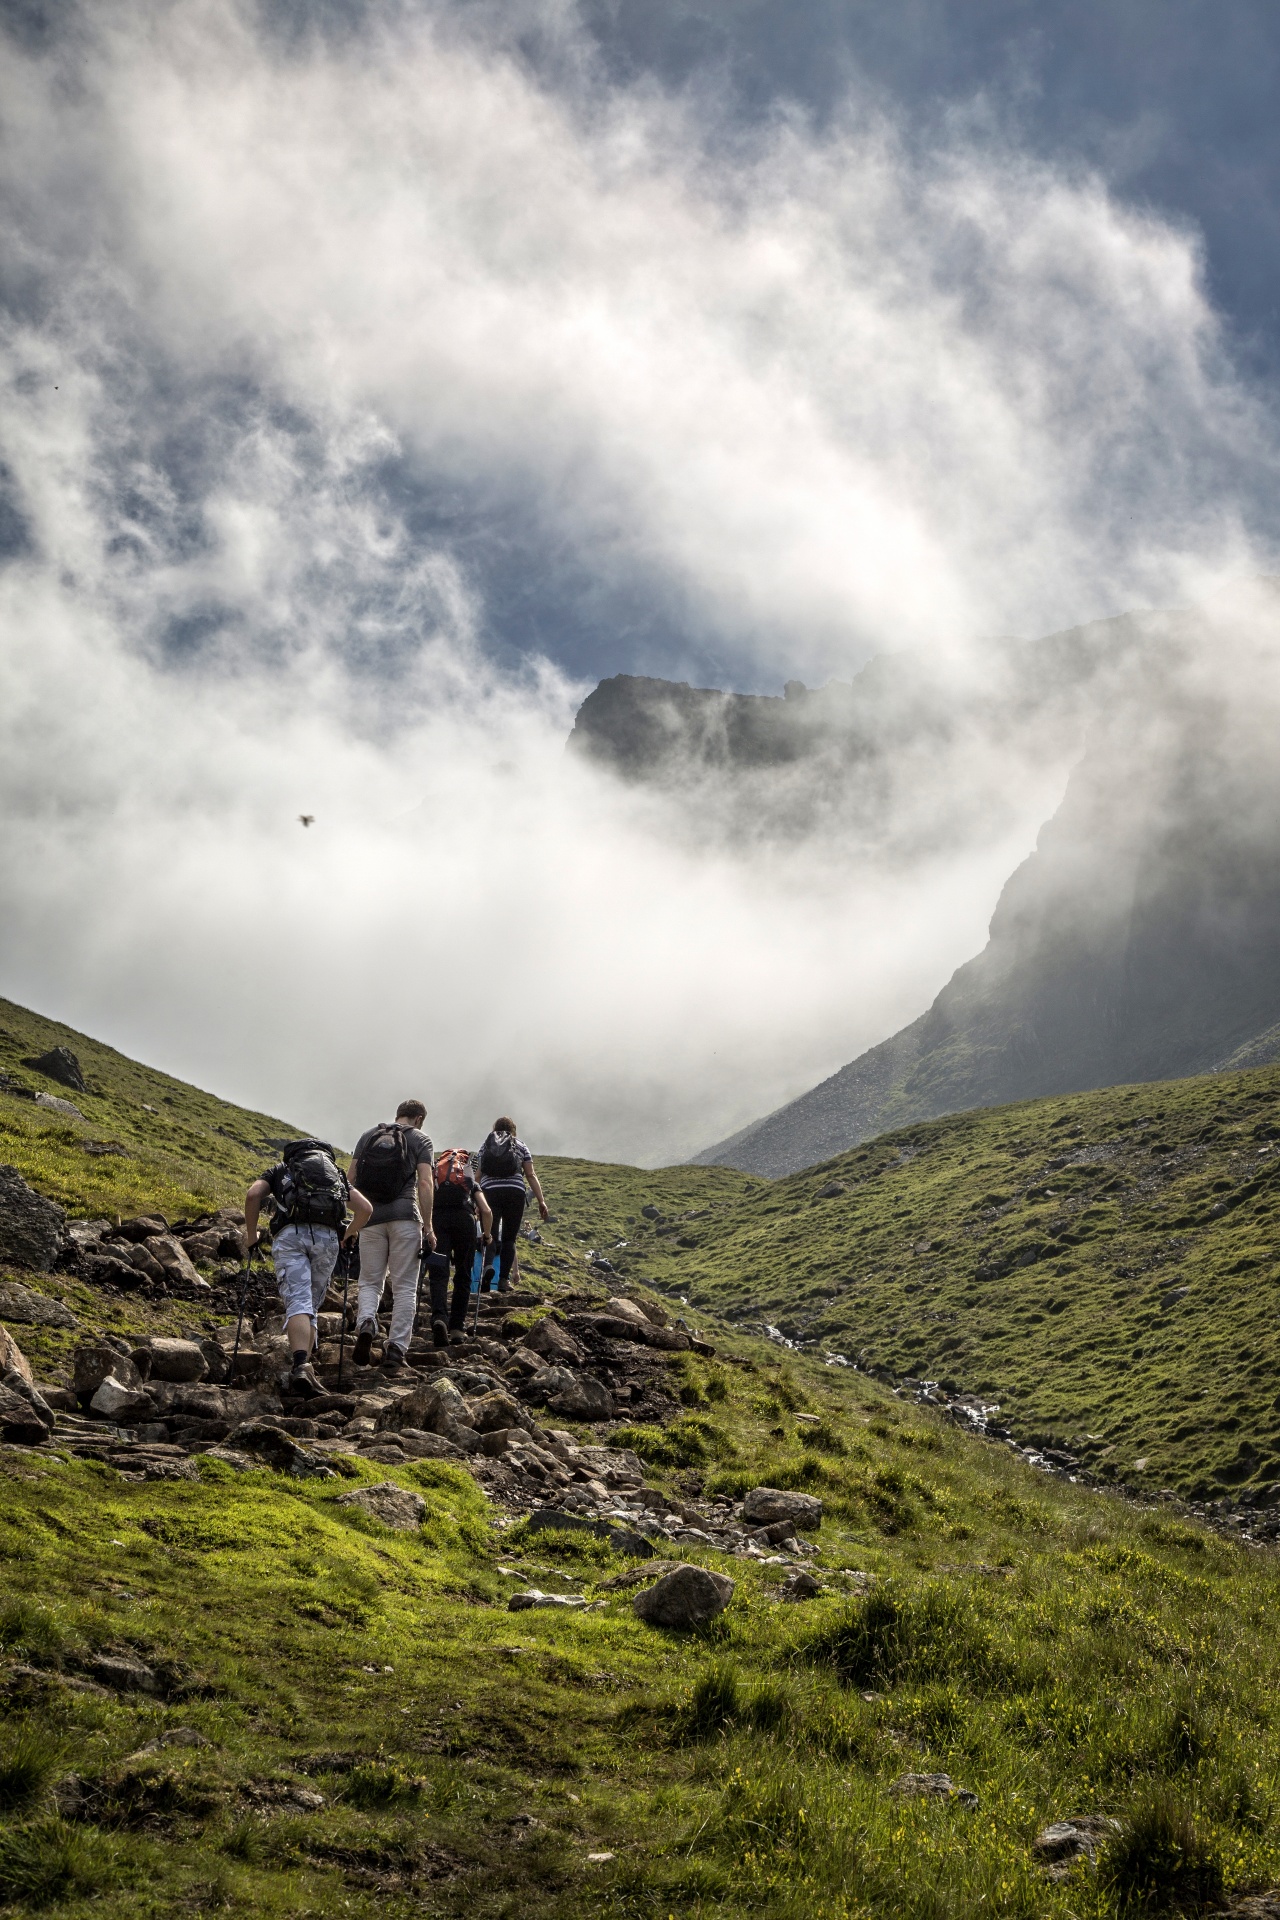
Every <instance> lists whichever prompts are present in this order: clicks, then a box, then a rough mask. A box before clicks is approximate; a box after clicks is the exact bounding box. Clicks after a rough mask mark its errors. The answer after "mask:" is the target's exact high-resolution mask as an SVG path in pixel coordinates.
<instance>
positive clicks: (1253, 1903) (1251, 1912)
mask: <svg viewBox="0 0 1280 1920" xmlns="http://www.w3.org/2000/svg"><path fill="white" fill-rule="evenodd" d="M1050 1871H1052V1869H1050ZM1214 1920H1280V1887H1268V1888H1266V1889H1265V1891H1263V1892H1259V1893H1237V1894H1234V1895H1232V1896H1231V1897H1230V1898H1229V1899H1228V1901H1227V1904H1226V1906H1225V1907H1217V1908H1215V1909H1214Z"/></svg>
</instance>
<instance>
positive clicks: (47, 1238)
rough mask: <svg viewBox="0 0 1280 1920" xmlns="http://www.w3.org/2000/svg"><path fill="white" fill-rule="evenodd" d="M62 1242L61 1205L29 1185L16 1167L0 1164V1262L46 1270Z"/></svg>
mask: <svg viewBox="0 0 1280 1920" xmlns="http://www.w3.org/2000/svg"><path fill="white" fill-rule="evenodd" d="M66 1243H67V1216H66V1214H65V1213H64V1212H63V1210H62V1208H61V1207H59V1206H56V1205H55V1204H54V1202H53V1201H52V1200H46V1199H45V1198H44V1196H43V1194H39V1193H37V1192H36V1191H35V1190H34V1188H32V1187H29V1186H28V1185H27V1183H26V1181H25V1180H24V1179H23V1177H22V1175H21V1174H20V1173H19V1172H18V1169H17V1168H16V1167H7V1166H0V1261H3V1262H4V1263H5V1264H6V1265H8V1266H13V1267H29V1268H30V1269H31V1271H32V1272H34V1273H48V1271H49V1269H50V1267H52V1266H53V1264H54V1262H55V1261H56V1260H57V1258H58V1255H59V1254H60V1253H61V1252H62V1249H63V1247H64V1246H65V1245H66Z"/></svg>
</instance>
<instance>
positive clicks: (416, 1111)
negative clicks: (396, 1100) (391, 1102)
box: [396, 1100, 427, 1120]
mask: <svg viewBox="0 0 1280 1920" xmlns="http://www.w3.org/2000/svg"><path fill="white" fill-rule="evenodd" d="M426 1117H427V1109H426V1107H425V1106H424V1105H423V1103H422V1101H421V1100H402V1101H401V1102H400V1105H399V1106H398V1107H397V1108H396V1119H397V1120H425V1119H426Z"/></svg>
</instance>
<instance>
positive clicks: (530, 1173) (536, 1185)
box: [524, 1160, 550, 1220]
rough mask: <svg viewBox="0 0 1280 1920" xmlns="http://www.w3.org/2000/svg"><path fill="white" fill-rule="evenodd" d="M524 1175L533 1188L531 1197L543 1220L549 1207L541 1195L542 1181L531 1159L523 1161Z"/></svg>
mask: <svg viewBox="0 0 1280 1920" xmlns="http://www.w3.org/2000/svg"><path fill="white" fill-rule="evenodd" d="M524 1177H525V1179H526V1180H527V1181H528V1183H529V1185H530V1186H531V1187H532V1188H533V1197H534V1199H535V1200H536V1201H537V1203H538V1212H539V1213H540V1214H541V1215H542V1217H543V1219H544V1220H545V1219H546V1217H547V1215H548V1213H549V1212H550V1208H549V1207H548V1206H547V1203H546V1201H545V1200H544V1199H543V1197H542V1182H541V1180H539V1178H538V1174H537V1170H536V1168H535V1167H534V1164H533V1162H532V1160H526V1161H525V1163H524Z"/></svg>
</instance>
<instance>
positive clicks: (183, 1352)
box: [146, 1334, 209, 1382]
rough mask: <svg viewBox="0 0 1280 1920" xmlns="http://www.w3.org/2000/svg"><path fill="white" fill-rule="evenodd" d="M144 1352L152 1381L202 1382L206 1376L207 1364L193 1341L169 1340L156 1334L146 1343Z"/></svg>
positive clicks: (197, 1345)
mask: <svg viewBox="0 0 1280 1920" xmlns="http://www.w3.org/2000/svg"><path fill="white" fill-rule="evenodd" d="M146 1351H147V1353H148V1355H149V1356H150V1359H151V1378H152V1379H153V1380H178V1381H184V1382H185V1381H190V1380H203V1379H205V1378H206V1377H207V1375H208V1372H209V1362H208V1361H207V1360H206V1359H205V1357H204V1353H203V1352H202V1350H201V1348H200V1346H199V1344H198V1343H197V1342H196V1341H195V1340H170V1339H168V1338H166V1337H165V1336H164V1335H162V1334H157V1335H155V1336H154V1337H153V1338H152V1339H150V1340H149V1341H148V1342H147V1347H146Z"/></svg>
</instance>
